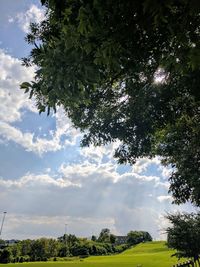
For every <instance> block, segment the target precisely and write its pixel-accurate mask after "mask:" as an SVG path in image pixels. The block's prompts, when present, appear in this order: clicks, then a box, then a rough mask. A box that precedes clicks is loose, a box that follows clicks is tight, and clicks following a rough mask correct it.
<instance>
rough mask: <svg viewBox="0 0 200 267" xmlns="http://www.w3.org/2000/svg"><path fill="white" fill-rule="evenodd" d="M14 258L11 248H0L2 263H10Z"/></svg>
mask: <svg viewBox="0 0 200 267" xmlns="http://www.w3.org/2000/svg"><path fill="white" fill-rule="evenodd" d="M11 260H12V253H11V251H10V249H9V248H4V249H1V250H0V263H9V262H11Z"/></svg>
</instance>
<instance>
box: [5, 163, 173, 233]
mask: <svg viewBox="0 0 200 267" xmlns="http://www.w3.org/2000/svg"><path fill="white" fill-rule="evenodd" d="M48 171H49V170H48ZM158 179H159V178H158V177H154V176H151V175H148V174H146V176H145V175H144V174H142V175H140V174H138V173H133V172H132V170H131V171H130V172H126V173H122V174H120V173H118V172H117V165H116V164H113V163H111V162H107V163H101V164H99V163H97V162H96V163H95V162H93V163H91V162H89V161H84V162H82V163H76V164H73V165H69V164H66V163H63V164H62V165H61V166H60V168H59V170H58V172H57V174H56V175H54V176H52V175H51V171H50V172H49V173H47V172H46V169H45V171H44V174H42V173H41V174H30V173H29V174H26V175H24V176H22V177H21V178H20V179H16V180H11V179H9V180H6V179H3V178H2V179H1V180H0V191H1V192H2V193H1V194H0V203H1V205H2V207H4V209H5V210H7V211H8V213H11V214H12V213H15V216H16V217H17V216H21V215H23V216H25V217H26V218H29V219H28V220H31V218H33V221H32V223H31V225H32V227H31V228H30V227H29V226H25V222H24V224H23V223H22V224H23V225H24V227H25V231H24V236H25V235H26V237H28V236H29V237H30V236H31V235H33V236H34V235H35V236H41V235H47V236H48V235H51V236H58V235H59V234H58V232H56V231H55V228H54V227H53V226H52V225H53V222H54V223H55V221H54V220H57V218H61V220H63V221H62V223H61V226H59V225H58V222H56V223H55V224H56V225H57V227H60V229H64V224H65V223H66V222H67V223H68V224H69V229H70V230H69V232H71V233H75V234H77V235H80V236H90V235H91V234H92V233H95V234H97V233H99V232H100V230H101V229H102V228H105V227H108V228H110V229H111V230H112V231H113V232H114V233H116V234H126V233H127V232H128V231H130V230H146V231H149V232H150V233H151V234H152V235H153V236H154V237H155V238H159V236H160V233H159V227H158V220H159V216H160V214H162V212H163V209H164V208H165V209H167V210H170V209H171V207H172V206H171V204H170V202H169V201H165V200H168V196H167V189H166V188H164V187H162V186H159V185H158ZM160 192H163V195H161V193H160ZM65 217H66V219H64V218H65ZM34 218H38V220H39V221H41V224H40V225H38V223H37V222H35V219H34ZM40 218H41V220H40ZM42 218H48V219H47V220H49V221H50V222H51V221H52V222H51V223H50V224H49V225H47V224H46V225H45V220H43V219H42ZM23 220H25V219H23ZM23 220H22V221H23ZM10 227H11V228H12V227H14V223H12V225H11V226H10ZM52 227H53V228H52ZM17 229H18V230H19V231H16V229H15V228H13V229H11V230H12V231H13V233H18V235H21V236H23V233H22V228H20V227H19V228H17ZM30 229H34V231H35V232H34V233H33V231H31V230H30ZM47 229H48V231H49V234H48V233H47ZM52 229H53V230H52ZM12 231H11V232H12ZM42 231H43V232H42Z"/></svg>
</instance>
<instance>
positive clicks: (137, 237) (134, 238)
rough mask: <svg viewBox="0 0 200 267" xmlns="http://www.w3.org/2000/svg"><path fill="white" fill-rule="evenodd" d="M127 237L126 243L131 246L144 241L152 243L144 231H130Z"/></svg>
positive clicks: (149, 236)
mask: <svg viewBox="0 0 200 267" xmlns="http://www.w3.org/2000/svg"><path fill="white" fill-rule="evenodd" d="M127 237H128V239H127V243H128V244H129V245H131V246H132V245H136V244H139V243H141V242H145V241H152V237H151V235H150V234H149V233H148V232H144V231H130V232H129V233H128V234H127Z"/></svg>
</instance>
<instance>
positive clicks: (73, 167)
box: [0, 0, 192, 240]
mask: <svg viewBox="0 0 200 267" xmlns="http://www.w3.org/2000/svg"><path fill="white" fill-rule="evenodd" d="M44 14H45V11H44V9H43V8H42V7H41V5H40V2H39V1H37V0H18V1H13V0H1V1H0V223H1V222H2V218H3V212H4V211H6V212H7V214H6V218H5V223H4V227H3V231H2V235H1V237H0V238H3V239H26V238H32V239H33V238H39V237H44V236H45V237H54V238H56V237H58V236H61V235H63V234H64V232H65V225H66V224H67V228H66V231H67V233H71V234H75V235H77V236H80V237H83V236H84V237H89V236H91V235H92V234H95V235H98V234H99V233H100V231H101V229H102V228H109V229H110V230H111V232H112V233H114V234H116V235H126V234H127V232H129V231H130V230H144V231H148V232H149V233H150V234H151V235H152V236H153V238H154V239H156V240H159V239H165V238H166V235H165V233H164V232H165V229H166V227H167V225H168V222H167V220H166V219H165V215H166V213H167V212H175V211H177V210H180V211H182V210H185V211H191V209H192V207H191V206H190V205H189V204H187V205H183V206H176V205H172V204H171V202H172V197H171V196H170V195H169V194H168V188H169V183H168V177H169V175H170V169H169V168H167V167H163V166H162V165H161V164H160V160H159V158H154V159H153V160H149V159H147V158H143V159H139V160H138V161H137V163H136V164H135V165H134V166H130V165H126V166H125V165H118V164H117V162H116V159H114V158H113V152H114V149H115V148H116V146H117V143H113V144H110V145H108V146H106V147H97V148H94V147H92V146H90V147H89V148H88V147H87V148H80V140H81V133H80V132H79V131H78V130H77V129H75V128H73V127H72V124H71V122H70V120H69V119H68V118H67V116H66V114H65V113H64V111H63V110H62V108H60V109H59V110H58V111H57V113H56V114H51V115H50V116H47V115H46V114H42V115H39V114H38V111H37V109H36V107H35V105H34V101H33V100H30V99H28V96H27V95H25V94H24V92H23V91H22V90H20V89H19V85H20V83H22V82H24V81H31V80H32V79H33V77H34V67H32V68H28V69H27V68H25V67H23V66H22V65H21V58H22V57H25V56H27V55H28V53H29V52H30V49H31V47H30V46H29V45H28V44H26V42H25V40H24V37H25V36H26V34H27V33H28V31H29V23H30V22H40V21H41V20H43V19H44Z"/></svg>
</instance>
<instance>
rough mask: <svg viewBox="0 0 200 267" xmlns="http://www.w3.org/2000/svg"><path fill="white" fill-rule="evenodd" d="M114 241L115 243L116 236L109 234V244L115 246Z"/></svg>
mask: <svg viewBox="0 0 200 267" xmlns="http://www.w3.org/2000/svg"><path fill="white" fill-rule="evenodd" d="M115 241H116V236H115V235H113V234H110V243H111V244H115Z"/></svg>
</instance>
